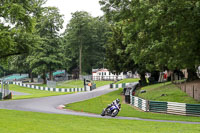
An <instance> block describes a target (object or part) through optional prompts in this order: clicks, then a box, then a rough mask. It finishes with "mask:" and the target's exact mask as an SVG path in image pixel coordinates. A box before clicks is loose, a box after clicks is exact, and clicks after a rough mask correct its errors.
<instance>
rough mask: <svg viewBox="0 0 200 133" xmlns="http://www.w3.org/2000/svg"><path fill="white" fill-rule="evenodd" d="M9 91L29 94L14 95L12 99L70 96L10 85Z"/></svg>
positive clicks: (63, 93)
mask: <svg viewBox="0 0 200 133" xmlns="http://www.w3.org/2000/svg"><path fill="white" fill-rule="evenodd" d="M9 89H10V90H13V91H17V92H23V93H28V95H22V96H20V95H13V97H12V99H14V100H15V99H26V98H39V97H48V96H57V95H65V94H70V93H69V92H51V91H42V90H36V89H32V88H26V87H22V86H18V85H12V84H10V85H9Z"/></svg>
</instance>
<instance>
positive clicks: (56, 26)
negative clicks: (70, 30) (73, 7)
mask: <svg viewBox="0 0 200 133" xmlns="http://www.w3.org/2000/svg"><path fill="white" fill-rule="evenodd" d="M62 24H63V19H62V15H60V13H59V11H58V9H57V8H55V7H46V8H44V9H43V12H42V16H41V17H40V18H39V19H38V22H37V25H36V29H37V30H36V34H38V35H39V36H40V38H41V39H40V43H39V46H38V47H36V48H35V49H34V51H33V52H32V54H31V55H30V56H29V58H28V60H29V62H30V64H31V67H32V68H33V69H34V71H36V72H42V73H43V78H44V83H46V72H49V78H50V80H52V79H53V71H54V70H55V69H57V68H59V66H62V60H61V59H62V55H63V54H62V49H61V41H60V38H59V33H58V32H59V30H60V29H61V28H62ZM38 68H40V70H39V69H38Z"/></svg>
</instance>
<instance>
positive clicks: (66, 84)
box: [38, 80, 113, 88]
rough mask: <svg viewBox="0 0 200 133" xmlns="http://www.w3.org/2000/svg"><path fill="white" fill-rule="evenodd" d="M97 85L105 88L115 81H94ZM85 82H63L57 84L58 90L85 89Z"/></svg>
mask: <svg viewBox="0 0 200 133" xmlns="http://www.w3.org/2000/svg"><path fill="white" fill-rule="evenodd" d="M93 82H94V83H95V84H96V87H100V86H104V85H107V84H110V83H113V81H93ZM83 84H84V83H83V80H69V81H63V82H57V84H56V88H83V87H84V85H83ZM38 86H44V87H46V86H47V85H46V84H39V85H38Z"/></svg>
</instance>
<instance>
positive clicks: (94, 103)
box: [66, 89, 200, 122]
mask: <svg viewBox="0 0 200 133" xmlns="http://www.w3.org/2000/svg"><path fill="white" fill-rule="evenodd" d="M121 92H122V89H120V90H117V91H114V92H111V93H108V94H106V95H102V96H99V97H96V98H93V99H90V100H86V101H82V102H77V103H73V104H68V105H66V108H67V109H72V110H76V111H84V112H90V113H96V114H100V113H101V111H102V109H103V108H105V107H106V106H107V105H108V104H110V103H111V102H112V101H113V100H115V99H116V98H119V99H120V100H121V101H122V96H121V95H120V94H121ZM121 103H122V110H121V111H120V112H119V114H118V116H126V117H139V118H146V119H161V120H178V121H198V122H200V118H199V117H189V116H179V115H168V114H159V113H151V112H142V111H139V110H137V109H134V108H133V107H132V106H131V105H128V104H125V103H123V102H121Z"/></svg>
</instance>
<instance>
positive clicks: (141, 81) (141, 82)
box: [140, 73, 147, 86]
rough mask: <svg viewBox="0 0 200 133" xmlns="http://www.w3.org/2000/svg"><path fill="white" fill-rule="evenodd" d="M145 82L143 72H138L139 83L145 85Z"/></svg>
mask: <svg viewBox="0 0 200 133" xmlns="http://www.w3.org/2000/svg"><path fill="white" fill-rule="evenodd" d="M146 84H147V81H146V78H145V73H140V85H141V86H145V85H146Z"/></svg>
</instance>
